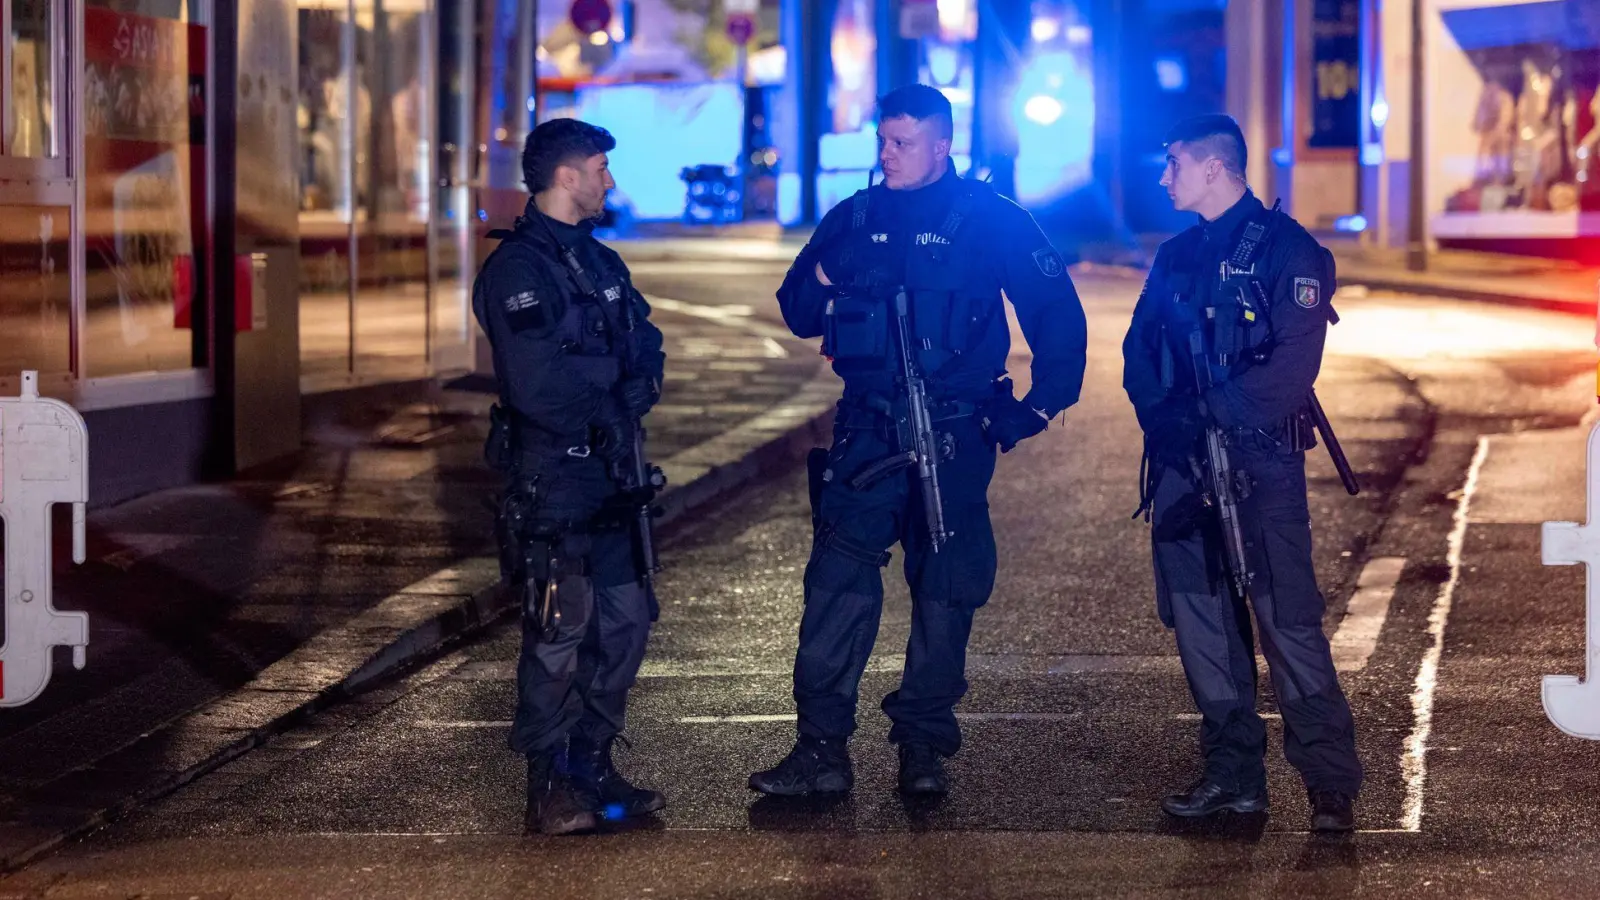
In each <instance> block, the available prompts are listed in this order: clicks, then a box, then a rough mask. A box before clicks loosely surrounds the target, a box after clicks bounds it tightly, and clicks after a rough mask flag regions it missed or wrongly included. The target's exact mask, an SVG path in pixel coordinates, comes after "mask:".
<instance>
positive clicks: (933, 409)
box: [840, 394, 982, 428]
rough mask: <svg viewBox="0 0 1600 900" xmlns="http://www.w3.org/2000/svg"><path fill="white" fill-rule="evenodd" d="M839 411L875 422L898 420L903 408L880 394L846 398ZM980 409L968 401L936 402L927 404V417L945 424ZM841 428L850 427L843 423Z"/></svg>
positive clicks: (979, 406) (901, 402) (973, 413)
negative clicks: (868, 418) (865, 416)
mask: <svg viewBox="0 0 1600 900" xmlns="http://www.w3.org/2000/svg"><path fill="white" fill-rule="evenodd" d="M840 407H841V409H844V410H846V411H849V412H855V413H867V414H870V415H872V416H873V417H874V419H876V420H882V419H898V418H899V417H900V415H901V414H902V412H903V411H904V408H905V402H904V401H903V400H898V399H897V400H889V399H888V398H885V397H884V396H883V395H882V394H866V395H861V396H857V397H846V398H845V399H843V400H841V401H840ZM981 409H982V404H979V403H974V402H972V401H970V400H937V401H934V402H932V403H929V404H928V416H929V418H931V419H933V421H935V422H947V421H951V420H954V419H965V418H967V417H968V416H975V415H977V414H978V412H979V411H980V410H981ZM876 424H877V422H876V421H874V422H873V423H872V424H871V425H866V424H863V425H860V426H857V427H861V428H871V427H875V426H876ZM842 427H845V428H849V427H851V426H850V424H849V423H848V422H845V423H844V424H843V425H842Z"/></svg>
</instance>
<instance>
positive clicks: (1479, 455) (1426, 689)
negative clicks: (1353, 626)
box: [1400, 435, 1489, 832]
mask: <svg viewBox="0 0 1600 900" xmlns="http://www.w3.org/2000/svg"><path fill="white" fill-rule="evenodd" d="M1488 456H1489V438H1488V436H1487V435H1480V436H1479V437H1478V449H1477V452H1475V453H1474V454H1473V455H1472V465H1470V466H1468V467H1467V479H1466V481H1465V482H1464V483H1463V484H1462V485H1461V499H1460V500H1458V501H1457V502H1456V513H1455V527H1454V528H1452V529H1451V530H1450V537H1449V538H1448V539H1447V541H1446V542H1445V547H1446V556H1445V559H1446V561H1447V562H1448V563H1449V564H1450V578H1449V580H1448V581H1446V582H1445V583H1444V585H1443V586H1442V587H1440V588H1439V598H1438V599H1437V600H1435V601H1434V603H1433V612H1432V613H1431V614H1429V616H1428V636H1429V637H1431V638H1432V639H1433V643H1432V644H1431V645H1430V646H1429V647H1428V650H1427V652H1426V653H1424V654H1423V656H1422V664H1421V665H1420V666H1418V667H1417V683H1416V688H1415V690H1413V691H1412V692H1411V715H1412V719H1413V721H1414V723H1415V724H1414V725H1413V726H1412V729H1411V734H1410V736H1409V737H1407V738H1406V743H1405V751H1404V752H1403V753H1402V754H1401V756H1400V771H1401V772H1402V773H1403V774H1404V775H1405V781H1406V800H1405V807H1404V812H1403V814H1402V815H1401V817H1400V827H1401V828H1403V829H1405V830H1406V831H1411V832H1417V831H1421V830H1422V788H1423V784H1424V782H1426V781H1427V778H1428V759H1427V753H1428V738H1429V737H1430V736H1432V734H1433V693H1434V690H1435V688H1436V687H1437V686H1438V683H1439V659H1440V657H1441V656H1443V655H1444V628H1445V624H1446V623H1448V622H1449V620H1450V606H1451V604H1452V603H1453V602H1454V601H1455V595H1456V585H1457V584H1458V583H1460V581H1461V548H1462V545H1463V544H1465V543H1466V539H1467V514H1468V510H1469V508H1470V507H1471V505H1472V495H1473V494H1474V493H1475V492H1477V490H1478V474H1479V473H1480V472H1481V471H1482V470H1483V461H1484V460H1485V459H1487V458H1488Z"/></svg>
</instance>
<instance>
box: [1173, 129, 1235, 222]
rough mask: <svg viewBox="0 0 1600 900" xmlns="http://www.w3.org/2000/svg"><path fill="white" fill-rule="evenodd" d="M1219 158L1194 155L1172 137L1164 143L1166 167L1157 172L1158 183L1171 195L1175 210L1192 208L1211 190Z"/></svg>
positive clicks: (1191, 210)
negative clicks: (1166, 145) (1158, 173)
mask: <svg viewBox="0 0 1600 900" xmlns="http://www.w3.org/2000/svg"><path fill="white" fill-rule="evenodd" d="M1221 168H1222V163H1221V161H1219V160H1217V159H1216V158H1215V157H1212V158H1208V159H1196V158H1195V157H1194V154H1193V153H1192V152H1191V150H1190V148H1189V146H1188V145H1187V144H1185V143H1184V142H1183V141H1173V142H1172V143H1171V144H1170V145H1168V147H1167V167H1166V169H1164V170H1163V171H1162V173H1161V186H1162V187H1164V188H1166V189H1167V196H1168V197H1171V198H1172V207H1173V208H1174V209H1176V210H1177V211H1178V212H1194V210H1195V209H1196V208H1197V207H1198V206H1199V205H1200V203H1201V201H1203V200H1204V199H1205V197H1206V195H1207V194H1208V193H1209V192H1210V190H1211V183H1212V181H1214V180H1215V179H1214V176H1215V174H1216V173H1215V172H1213V171H1212V170H1220V169H1221Z"/></svg>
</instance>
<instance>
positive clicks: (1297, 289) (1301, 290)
mask: <svg viewBox="0 0 1600 900" xmlns="http://www.w3.org/2000/svg"><path fill="white" fill-rule="evenodd" d="M1321 291H1322V284H1321V283H1320V282H1318V281H1317V280H1316V279H1315V278H1296V279H1295V280H1294V302H1295V303H1298V304H1299V305H1301V306H1303V307H1305V308H1306V309H1310V308H1312V307H1313V306H1316V305H1317V304H1318V303H1319V302H1321V300H1322V297H1321V296H1320V294H1321Z"/></svg>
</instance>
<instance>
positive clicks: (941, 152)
mask: <svg viewBox="0 0 1600 900" xmlns="http://www.w3.org/2000/svg"><path fill="white" fill-rule="evenodd" d="M949 156H950V139H949V138H939V139H938V140H936V141H934V142H933V157H934V159H948V158H949Z"/></svg>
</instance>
